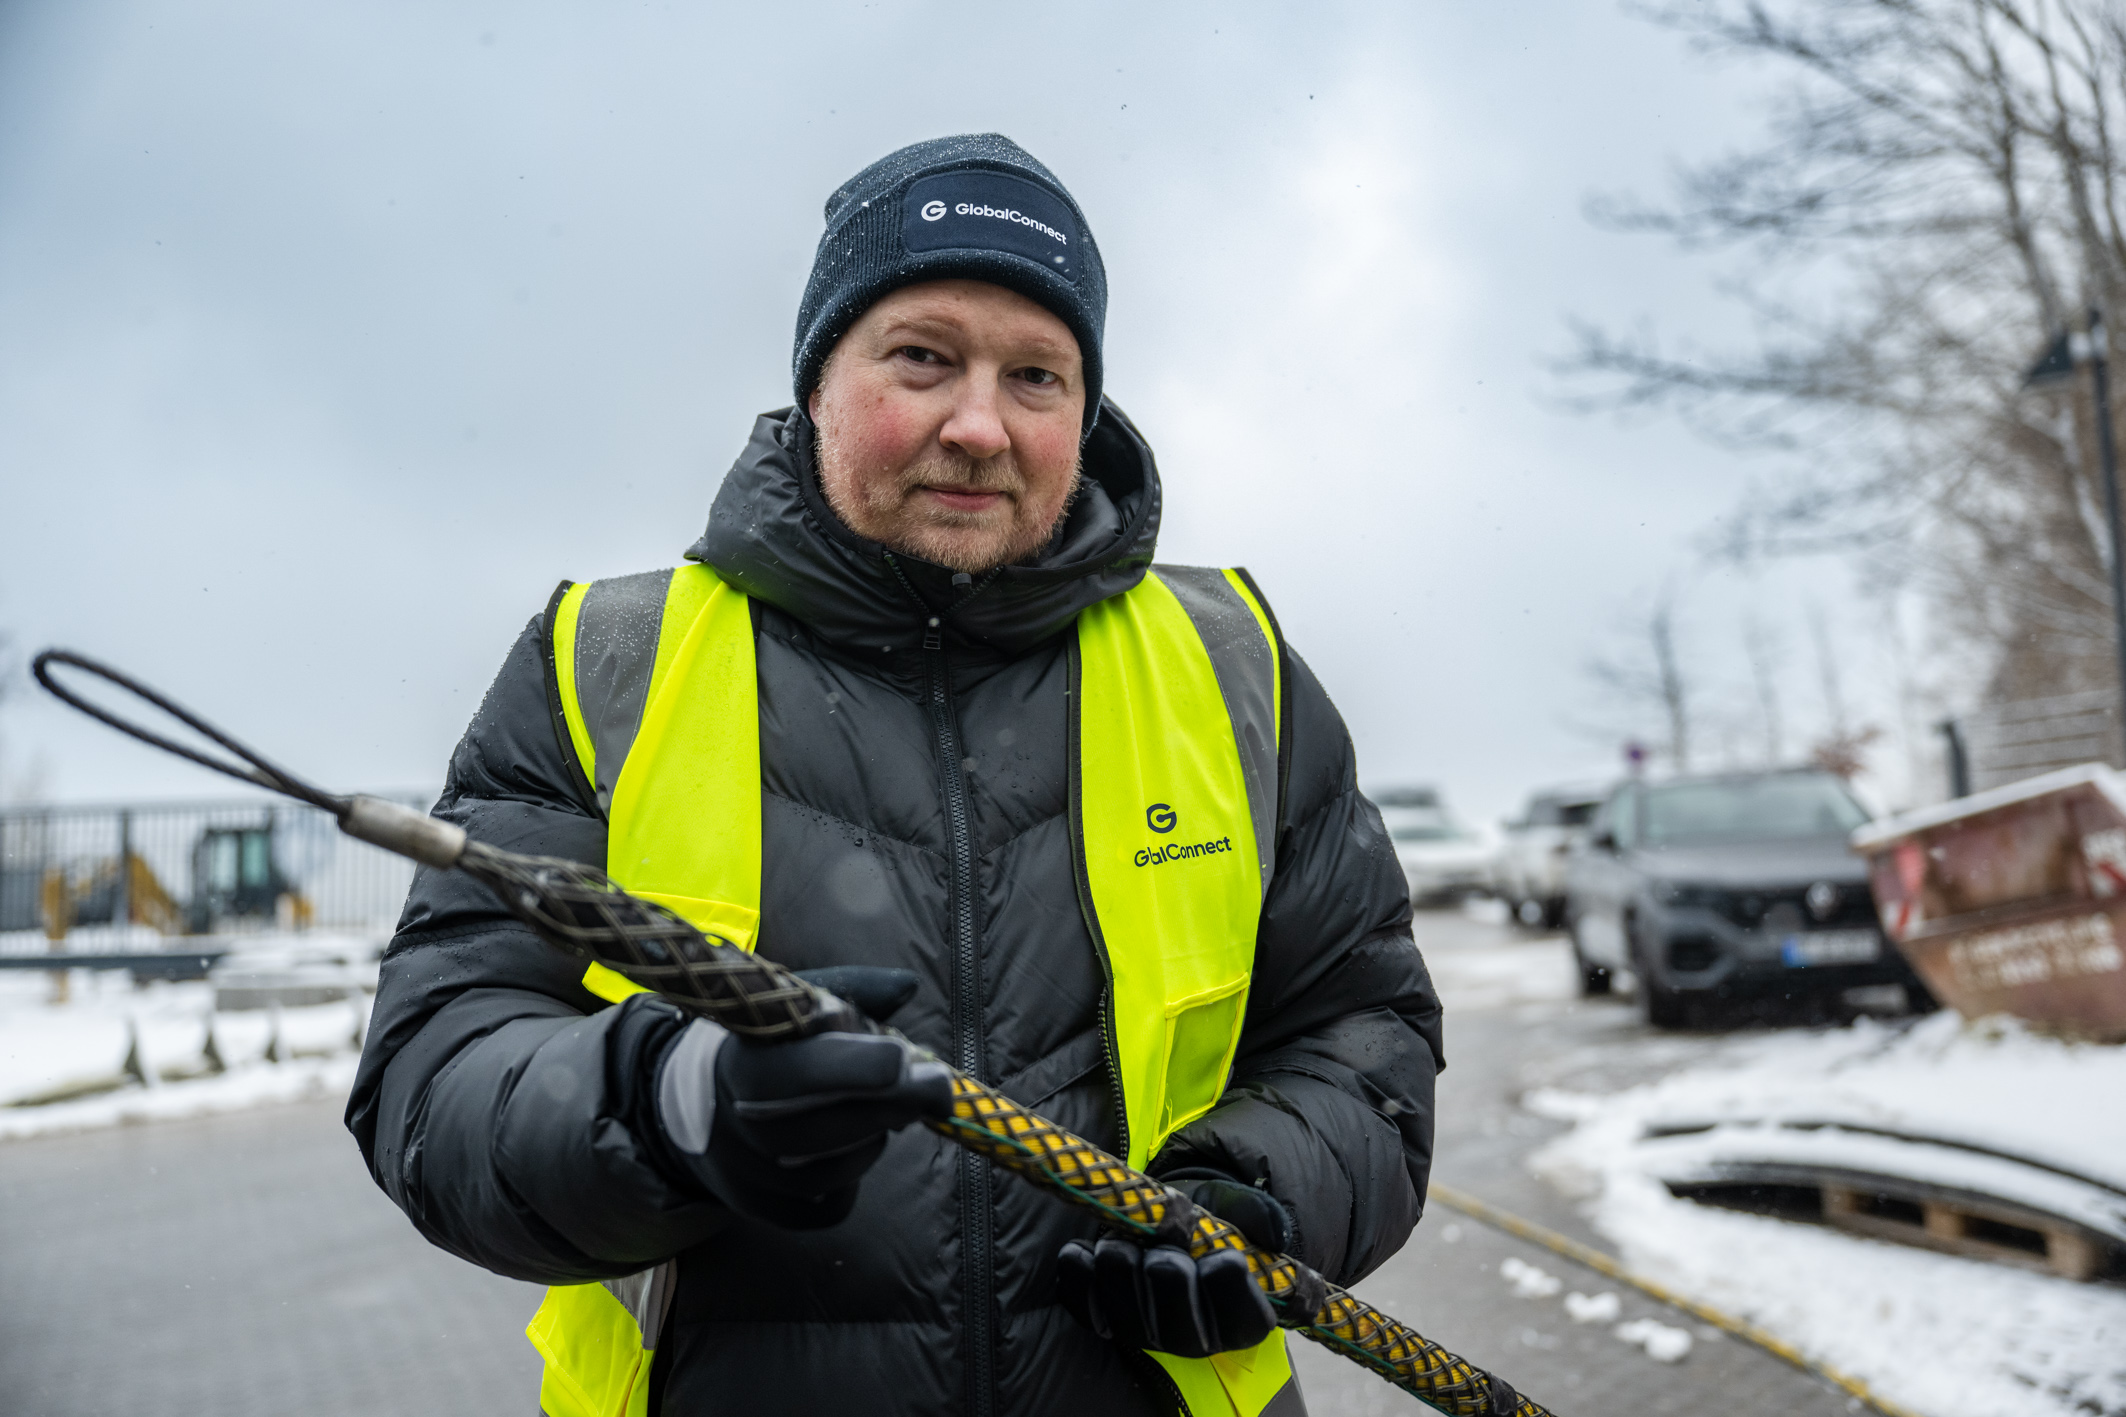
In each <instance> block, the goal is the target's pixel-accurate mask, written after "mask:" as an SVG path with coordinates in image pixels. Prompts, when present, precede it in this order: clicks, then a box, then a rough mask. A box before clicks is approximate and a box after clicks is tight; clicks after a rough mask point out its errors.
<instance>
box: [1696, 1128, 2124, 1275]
mask: <svg viewBox="0 0 2126 1417" xmlns="http://www.w3.org/2000/svg"><path fill="white" fill-rule="evenodd" d="M1662 1179H1663V1182H1664V1184H1666V1185H1667V1187H1668V1189H1669V1190H1670V1192H1671V1193H1673V1194H1675V1195H1679V1196H1684V1197H1686V1198H1688V1199H1691V1200H1696V1201H1703V1202H1706V1203H1707V1204H1711V1205H1720V1206H1728V1207H1731V1208H1735V1209H1740V1210H1749V1211H1755V1212H1757V1213H1759V1214H1765V1215H1776V1216H1779V1217H1781V1218H1783V1219H1788V1220H1821V1221H1822V1222H1823V1223H1825V1224H1827V1225H1832V1226H1836V1227H1837V1228H1838V1229H1841V1230H1848V1231H1851V1232H1853V1233H1854V1234H1858V1235H1867V1236H1871V1237H1873V1238H1875V1239H1879V1240H1895V1241H1898V1242H1899V1243H1901V1244H1906V1245H1920V1246H1924V1247H1926V1248H1927V1249H1932V1250H1942V1251H1945V1252H1947V1253H1949V1254H1955V1255H1967V1256H1970V1257H1971V1258H1973V1259H1984V1260H1993V1261H1997V1262H1999V1263H2002V1264H2012V1265H2020V1266H2022V1267H2023V1268H2026V1269H2035V1270H2040V1271H2043V1272H2044V1273H2047V1274H2056V1275H2058V1276H2060V1277H2061V1278H2062V1279H2072V1280H2089V1279H2097V1278H2103V1277H2107V1276H2114V1275H2118V1274H2126V1234H2108V1233H2105V1232H2102V1231H2097V1230H2092V1229H2090V1228H2089V1227H2088V1226H2086V1225H2083V1224H2081V1223H2078V1222H2076V1221H2073V1220H2068V1219H2066V1218H2064V1217H2062V1216H2058V1215H2051V1214H2047V1213H2046V1212H2044V1211H2040V1210H2033V1209H2031V1208H2029V1207H2027V1206H2023V1205H2018V1204H2016V1203H2015V1202H2013V1201H2006V1200H2001V1199H2000V1198H1998V1197H1995V1196H1988V1195H1981V1194H1975V1193H1973V1192H1970V1191H1962V1190H1956V1189H1952V1188H1948V1187H1942V1186H1935V1185H1930V1184H1929V1183H1927V1182H1924V1181H1917V1180H1912V1179H1909V1178H1907V1177H1901V1176H1892V1175H1884V1174H1881V1173H1879V1172H1872V1171H1858V1170H1851V1169H1847V1168H1844V1167H1832V1166H1820V1165H1807V1164H1797V1163H1795V1162H1792V1161H1759V1160H1741V1159H1734V1158H1730V1159H1723V1160H1722V1161H1721V1162H1719V1163H1718V1164H1716V1165H1714V1166H1711V1167H1694V1168H1691V1171H1690V1173H1688V1174H1682V1175H1670V1176H1665V1177H1663V1178H1662Z"/></svg>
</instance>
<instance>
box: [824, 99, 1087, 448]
mask: <svg viewBox="0 0 2126 1417" xmlns="http://www.w3.org/2000/svg"><path fill="white" fill-rule="evenodd" d="M953 277H964V278H966V279H969V280H983V281H988V282H989V283H990V284H992V285H1001V286H1003V287H1004V288H1005V289H1007V290H1014V291H1017V292H1018V293H1019V294H1021V295H1023V296H1025V297H1026V298H1027V299H1029V300H1032V301H1034V302H1036V303H1037V304H1040V305H1042V306H1045V307H1046V308H1047V309H1048V310H1049V311H1051V312H1052V313H1053V314H1054V315H1055V316H1056V318H1057V319H1059V320H1061V321H1062V322H1063V323H1064V324H1066V325H1068V326H1070V332H1071V333H1072V334H1074V335H1076V336H1077V338H1078V352H1079V354H1080V355H1081V356H1082V357H1083V358H1084V360H1085V431H1086V432H1088V433H1090V432H1091V431H1092V426H1093V422H1094V420H1096V419H1097V418H1098V417H1099V416H1100V331H1101V327H1102V326H1103V325H1105V324H1106V321H1107V270H1106V268H1105V267H1104V266H1102V265H1101V264H1100V248H1099V247H1098V246H1095V245H1094V244H1093V234H1092V230H1091V228H1090V227H1088V226H1086V224H1085V213H1083V212H1081V211H1079V210H1078V204H1077V203H1076V202H1075V201H1073V200H1072V199H1071V195H1070V193H1069V191H1067V190H1066V189H1065V188H1064V186H1063V184H1062V183H1061V182H1058V181H1057V180H1056V175H1055V174H1054V173H1052V172H1050V171H1049V170H1048V169H1047V168H1045V167H1043V166H1042V165H1041V164H1040V163H1039V162H1038V161H1037V160H1035V158H1034V157H1033V155H1032V154H1031V153H1029V152H1027V151H1026V150H1025V149H1024V148H1022V147H1020V146H1019V145H1018V144H1017V143H1014V142H1013V141H1012V140H1011V139H1009V138H1007V137H1005V136H1004V135H1003V134H1001V133H965V134H961V135H960V136H958V137H952V138H932V139H930V140H929V141H928V142H922V143H911V144H910V145H909V146H907V147H905V148H902V149H901V150H900V151H899V152H896V153H889V154H887V155H886V156H885V157H882V158H880V159H879V160H878V161H877V162H874V163H872V164H871V165H870V166H869V167H867V168H865V169H864V170H863V171H862V172H859V173H857V174H856V176H854V177H852V178H850V179H849V180H848V181H847V182H844V183H843V184H842V185H841V186H840V187H839V188H838V189H836V191H835V193H834V195H833V196H831V197H829V198H827V230H826V234H825V235H823V236H821V237H820V239H819V252H818V254H817V255H815V256H814V257H813V258H812V278H811V279H810V280H809V281H807V282H806V283H805V299H804V303H803V304H802V305H800V306H799V307H798V310H797V349H796V352H795V354H794V356H793V358H792V360H791V364H792V372H793V373H794V375H795V378H796V385H797V401H798V403H799V404H800V405H802V404H803V403H804V402H805V400H806V399H807V398H808V397H810V395H811V393H812V388H813V385H815V384H817V383H818V382H819V373H820V370H821V368H822V367H824V366H825V364H826V362H827V355H828V354H829V352H831V351H832V350H833V348H834V345H835V342H836V341H837V340H839V339H840V338H841V337H842V336H843V335H844V334H846V333H847V332H848V330H849V327H850V326H851V325H853V324H855V323H856V321H857V318H858V317H859V316H861V315H862V314H863V313H864V311H866V310H868V309H870V308H871V306H872V305H874V304H875V303H877V301H878V299H879V298H880V297H881V296H883V295H885V294H886V293H887V292H889V291H893V290H898V289H899V288H900V287H902V286H904V285H914V284H916V283H917V282H919V281H926V280H947V279H950V278H953Z"/></svg>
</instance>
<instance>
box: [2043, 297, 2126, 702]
mask: <svg viewBox="0 0 2126 1417" xmlns="http://www.w3.org/2000/svg"><path fill="white" fill-rule="evenodd" d="M2082 363H2086V364H2088V366H2089V376H2090V378H2091V380H2092V381H2093V382H2094V384H2095V386H2096V446H2097V458H2098V461H2099V462H2100V463H2101V465H2102V467H2103V473H2104V521H2105V524H2106V525H2107V526H2108V527H2109V529H2110V531H2111V627H2112V634H2113V637H2114V638H2115V639H2116V641H2117V648H2118V659H2119V690H2120V693H2121V695H2122V698H2121V701H2120V707H2121V713H2120V717H2119V725H2120V731H2121V732H2122V733H2126V556H2122V555H2121V554H2120V546H2119V455H2118V448H2117V446H2116V445H2115V444H2114V443H2113V441H2112V435H2111V381H2110V377H2109V363H2110V361H2109V360H2107V359H2106V358H2105V355H2104V314H2103V312H2102V311H2101V310H2098V309H2097V308H2096V307H2095V306H2091V307H2090V310H2089V333H2088V335H2087V336H2086V337H2084V336H2082V335H2077V334H2073V333H2070V332H2069V331H2067V330H2064V329H2063V330H2061V331H2060V332H2059V333H2058V334H2057V335H2054V336H2053V338H2052V343H2051V344H2050V345H2048V346H2047V347H2046V349H2045V352H2044V354H2043V355H2041V356H2040V357H2039V358H2038V361H2037V362H2036V363H2035V364H2033V365H2031V366H2030V368H2029V371H2028V372H2027V373H2025V374H2024V375H2023V387H2024V388H2025V389H2037V388H2044V387H2047V386H2049V385H2057V384H2062V383H2065V382H2066V381H2067V380H2069V379H2072V378H2073V377H2074V370H2075V366H2076V365H2077V364H2082Z"/></svg>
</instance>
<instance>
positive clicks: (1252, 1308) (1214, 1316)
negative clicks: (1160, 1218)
mask: <svg viewBox="0 0 2126 1417" xmlns="http://www.w3.org/2000/svg"><path fill="white" fill-rule="evenodd" d="M1056 1292H1057V1297H1058V1298H1060V1299H1061V1300H1062V1301H1063V1307H1065V1308H1067V1309H1069V1310H1070V1311H1071V1313H1072V1314H1073V1315H1075V1316H1076V1318H1077V1320H1078V1322H1079V1323H1082V1324H1084V1325H1085V1326H1086V1327H1087V1328H1089V1329H1091V1330H1092V1331H1093V1332H1094V1333H1097V1334H1099V1335H1100V1336H1101V1337H1102V1338H1111V1339H1113V1340H1114V1341H1115V1342H1117V1343H1119V1344H1121V1345H1122V1346H1123V1347H1125V1348H1150V1349H1155V1350H1157V1351H1158V1352H1161V1353H1172V1354H1174V1355H1175V1356H1176V1357H1181V1358H1207V1357H1209V1356H1210V1355H1211V1354H1213V1353H1228V1352H1231V1351H1232V1350H1234V1349H1236V1348H1252V1347H1254V1346H1255V1345H1256V1344H1258V1343H1260V1342H1262V1340H1263V1339H1265V1338H1267V1337H1269V1334H1270V1330H1271V1329H1273V1328H1275V1327H1277V1316H1276V1314H1274V1313H1273V1312H1271V1310H1270V1301H1269V1300H1268V1299H1266V1298H1264V1297H1263V1294H1262V1291H1261V1290H1260V1289H1258V1288H1256V1287H1255V1280H1254V1278H1253V1277H1252V1276H1251V1275H1249V1273H1248V1262H1247V1258H1246V1257H1245V1256H1244V1255H1242V1254H1241V1253H1240V1252H1239V1251H1237V1250H1220V1251H1218V1252H1217V1253H1216V1254H1214V1255H1212V1256H1210V1257H1209V1258H1208V1259H1201V1260H1199V1259H1194V1258H1191V1257H1190V1255H1189V1252H1188V1251H1187V1250H1183V1249H1178V1248H1176V1247H1174V1246H1172V1245H1158V1246H1154V1247H1153V1248H1151V1249H1141V1248H1139V1247H1138V1246H1136V1245H1133V1244H1131V1243H1130V1242H1129V1241H1127V1240H1116V1239H1105V1240H1102V1241H1100V1243H1099V1244H1098V1245H1090V1246H1089V1245H1087V1244H1086V1243H1085V1242H1084V1241H1083V1240H1072V1241H1070V1242H1069V1243H1067V1244H1065V1245H1064V1246H1063V1249H1062V1251H1061V1252H1060V1253H1059V1254H1058V1255H1057V1256H1056Z"/></svg>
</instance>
